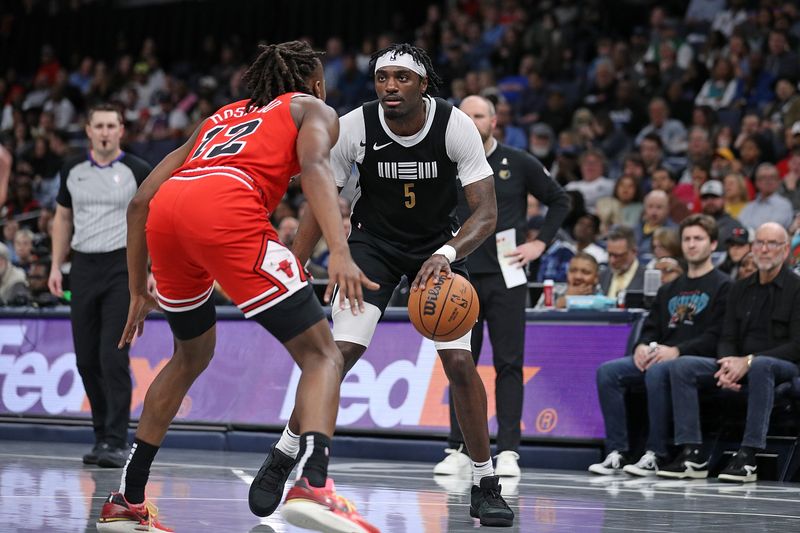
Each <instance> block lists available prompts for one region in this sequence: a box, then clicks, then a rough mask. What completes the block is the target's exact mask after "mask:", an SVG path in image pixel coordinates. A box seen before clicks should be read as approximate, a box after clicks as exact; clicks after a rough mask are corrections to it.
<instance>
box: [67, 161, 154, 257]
mask: <svg viewBox="0 0 800 533" xmlns="http://www.w3.org/2000/svg"><path fill="white" fill-rule="evenodd" d="M150 170H151V167H150V165H149V164H147V163H146V162H145V161H143V160H142V159H139V158H138V157H136V156H134V155H131V154H126V153H125V152H122V153H121V154H120V156H119V157H118V158H117V159H115V160H114V161H112V162H111V163H109V164H107V165H100V164H98V163H97V162H96V161H94V160H93V159H92V156H91V155H90V154H84V155H82V156H79V157H75V158H73V159H70V160H68V161H67V162H66V163H65V164H64V166H63V167H62V168H61V188H60V189H59V191H58V198H56V201H57V202H58V203H59V205H61V206H63V207H67V208H69V209H72V214H73V225H74V232H73V235H72V242H71V246H72V249H73V250H76V251H78V252H81V253H86V254H93V253H105V252H112V251H114V250H119V249H120V248H125V245H126V239H127V231H128V223H127V221H126V211H127V209H128V203H129V202H130V201H131V198H133V195H134V194H135V193H136V190H137V189H138V188H139V185H141V183H142V182H143V181H144V180H145V178H146V177H147V175H148V174H149V173H150Z"/></svg>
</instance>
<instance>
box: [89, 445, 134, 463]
mask: <svg viewBox="0 0 800 533" xmlns="http://www.w3.org/2000/svg"><path fill="white" fill-rule="evenodd" d="M129 453H130V449H129V448H128V447H127V446H126V447H124V448H115V447H114V446H107V447H106V448H104V449H103V450H101V451H100V453H99V454H98V455H97V466H102V467H103V468H122V467H123V466H125V462H126V461H127V460H128V454H129Z"/></svg>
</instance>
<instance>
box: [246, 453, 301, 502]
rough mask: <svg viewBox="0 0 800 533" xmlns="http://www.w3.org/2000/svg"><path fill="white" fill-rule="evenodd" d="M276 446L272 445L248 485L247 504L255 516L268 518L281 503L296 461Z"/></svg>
mask: <svg viewBox="0 0 800 533" xmlns="http://www.w3.org/2000/svg"><path fill="white" fill-rule="evenodd" d="M277 444H278V443H277V442H276V443H275V444H273V445H272V448H270V450H269V453H268V454H267V458H266V459H265V460H264V464H262V465H261V469H260V470H259V471H258V474H256V477H254V478H253V482H252V483H251V484H250V492H249V493H248V495H247V503H248V504H249V505H250V511H251V512H252V513H253V514H254V515H256V516H269V515H271V514H272V513H274V512H275V509H277V507H278V504H279V503H281V497H282V496H283V488H284V487H285V486H286V480H287V479H289V474H291V473H292V469H293V468H294V465H295V463H296V462H297V459H295V458H294V457H290V456H288V455H286V454H285V453H283V452H282V451H280V450H279V449H278V448H276V447H275V446H276V445H277Z"/></svg>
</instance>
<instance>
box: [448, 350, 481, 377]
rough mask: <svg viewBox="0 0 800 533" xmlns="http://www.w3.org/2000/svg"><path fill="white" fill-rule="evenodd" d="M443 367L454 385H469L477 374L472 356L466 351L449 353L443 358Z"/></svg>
mask: <svg viewBox="0 0 800 533" xmlns="http://www.w3.org/2000/svg"><path fill="white" fill-rule="evenodd" d="M442 366H443V367H444V372H445V374H446V375H447V379H448V380H449V381H450V383H451V384H452V385H464V384H467V383H469V382H470V380H471V379H472V378H473V377H474V375H475V374H476V372H477V370H475V362H474V361H473V360H472V354H470V353H469V352H467V351H464V350H458V351H455V350H454V351H451V352H448V353H447V355H446V356H444V357H442Z"/></svg>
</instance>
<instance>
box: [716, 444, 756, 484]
mask: <svg viewBox="0 0 800 533" xmlns="http://www.w3.org/2000/svg"><path fill="white" fill-rule="evenodd" d="M756 468H758V467H757V466H756V455H755V454H754V453H752V452H750V451H748V450H739V451H738V452H736V454H735V455H734V456H733V458H732V459H731V460H730V462H729V463H728V466H726V467H725V468H724V469H723V470H722V472H720V474H719V477H718V478H717V479H719V480H720V481H730V482H733V483H752V482H753V481H756V480H757V479H758V474H756Z"/></svg>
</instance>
